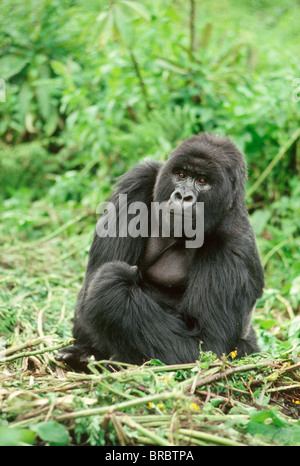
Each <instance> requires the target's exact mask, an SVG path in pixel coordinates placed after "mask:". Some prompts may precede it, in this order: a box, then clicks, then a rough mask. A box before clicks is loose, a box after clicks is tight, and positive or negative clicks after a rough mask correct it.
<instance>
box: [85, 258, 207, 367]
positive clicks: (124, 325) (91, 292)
mask: <svg viewBox="0 0 300 466" xmlns="http://www.w3.org/2000/svg"><path fill="white" fill-rule="evenodd" d="M81 313H82V314H81V321H82V322H84V324H85V327H86V329H87V333H88V336H89V341H90V343H91V346H92V347H93V349H94V351H93V354H94V355H95V357H96V359H98V360H99V359H109V358H111V359H113V360H115V361H121V362H131V363H135V364H141V363H143V362H144V361H146V360H149V359H152V358H158V359H160V360H161V361H162V362H164V363H165V364H175V363H180V362H190V361H195V360H196V359H197V357H198V355H199V341H198V339H197V338H193V337H191V332H190V331H189V330H188V329H187V327H186V326H185V324H184V322H183V321H182V320H181V319H180V318H179V317H177V316H176V314H175V313H173V312H172V311H171V310H170V309H168V308H167V307H166V305H165V304H163V303H162V302H159V300H157V299H156V300H154V299H153V298H152V297H151V296H150V295H148V294H146V293H145V292H144V291H143V289H142V288H141V286H140V283H139V272H138V270H137V268H136V267H130V266H129V265H128V264H127V263H125V262H108V263H106V264H104V265H103V266H101V267H99V269H98V270H97V272H96V274H95V275H94V277H93V279H92V280H91V282H90V285H89V287H88V290H87V295H86V299H85V301H84V303H83V306H82V310H81Z"/></svg>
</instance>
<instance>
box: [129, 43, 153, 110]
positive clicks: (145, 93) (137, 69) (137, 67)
mask: <svg viewBox="0 0 300 466" xmlns="http://www.w3.org/2000/svg"><path fill="white" fill-rule="evenodd" d="M129 54H130V58H131V60H132V63H133V66H134V69H135V73H136V75H137V78H138V81H139V84H140V88H141V91H142V94H143V97H144V101H145V105H146V108H147V110H149V111H150V110H151V105H150V103H149V98H148V91H147V88H146V85H145V82H144V80H143V77H142V73H141V70H140V65H139V63H138V61H137V59H136V56H135V54H134V51H133V50H132V48H130V47H129Z"/></svg>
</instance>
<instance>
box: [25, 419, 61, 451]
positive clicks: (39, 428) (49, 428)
mask: <svg viewBox="0 0 300 466" xmlns="http://www.w3.org/2000/svg"><path fill="white" fill-rule="evenodd" d="M31 429H32V430H33V431H34V432H36V433H37V435H38V436H39V437H40V438H41V440H44V441H45V442H48V443H49V444H50V445H51V446H66V445H68V444H69V442H70V436H69V433H68V431H67V429H66V428H65V427H64V426H63V425H61V424H59V423H58V422H56V421H48V422H40V423H38V424H34V425H33V426H31Z"/></svg>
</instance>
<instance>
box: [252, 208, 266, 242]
mask: <svg viewBox="0 0 300 466" xmlns="http://www.w3.org/2000/svg"><path fill="white" fill-rule="evenodd" d="M270 217H271V212H270V211H269V210H256V211H255V212H254V213H253V214H252V215H251V218H250V220H251V224H252V227H253V229H254V232H255V234H256V235H257V236H260V235H261V234H262V232H263V230H264V228H265V226H266V224H267V223H268V221H269V219H270Z"/></svg>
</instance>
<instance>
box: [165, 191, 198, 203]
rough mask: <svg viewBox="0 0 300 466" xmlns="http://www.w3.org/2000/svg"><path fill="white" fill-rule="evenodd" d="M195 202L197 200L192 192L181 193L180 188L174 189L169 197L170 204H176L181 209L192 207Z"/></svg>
mask: <svg viewBox="0 0 300 466" xmlns="http://www.w3.org/2000/svg"><path fill="white" fill-rule="evenodd" d="M196 200H197V198H196V196H195V194H194V193H193V191H190V190H189V191H183V190H182V189H180V188H178V189H175V191H173V192H172V194H171V197H170V201H171V203H173V202H176V203H177V202H178V203H180V204H181V205H182V206H183V207H188V206H189V207H192V206H193V205H194V204H196Z"/></svg>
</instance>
